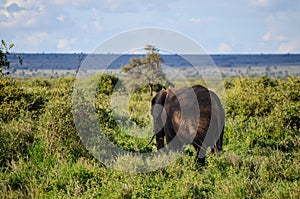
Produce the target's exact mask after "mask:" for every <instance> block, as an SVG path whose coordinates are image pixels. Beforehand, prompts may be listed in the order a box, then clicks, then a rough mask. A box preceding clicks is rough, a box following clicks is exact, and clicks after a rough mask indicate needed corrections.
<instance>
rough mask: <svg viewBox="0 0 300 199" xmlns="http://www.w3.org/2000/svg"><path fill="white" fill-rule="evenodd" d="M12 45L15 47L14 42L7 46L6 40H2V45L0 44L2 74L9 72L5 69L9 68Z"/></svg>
mask: <svg viewBox="0 0 300 199" xmlns="http://www.w3.org/2000/svg"><path fill="white" fill-rule="evenodd" d="M12 47H14V44H10V45H9V46H7V44H6V43H5V41H4V40H1V46H0V76H3V75H7V74H8V72H4V71H5V70H8V69H9V61H8V55H9V50H10V49H11V48H12Z"/></svg>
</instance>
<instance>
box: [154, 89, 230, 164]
mask: <svg viewBox="0 0 300 199" xmlns="http://www.w3.org/2000/svg"><path fill="white" fill-rule="evenodd" d="M151 115H152V117H153V120H154V134H153V137H152V139H151V141H152V140H153V138H154V136H155V137H156V147H157V149H161V148H163V147H164V138H165V137H166V141H167V144H168V148H169V149H171V150H180V149H181V148H182V146H183V145H185V144H192V145H193V146H194V147H195V148H196V150H197V160H198V161H199V163H201V164H204V162H205V153H206V149H207V147H211V148H212V150H213V151H214V150H217V151H221V150H222V139H223V132H224V117H225V115H224V110H223V108H222V105H221V103H220V100H219V98H218V97H217V95H216V94H215V93H214V92H212V91H209V90H208V89H207V88H205V87H203V86H200V85H196V86H192V87H188V88H172V89H169V90H161V91H160V92H158V93H157V94H156V96H155V97H154V98H153V99H152V106H151ZM151 141H150V142H151Z"/></svg>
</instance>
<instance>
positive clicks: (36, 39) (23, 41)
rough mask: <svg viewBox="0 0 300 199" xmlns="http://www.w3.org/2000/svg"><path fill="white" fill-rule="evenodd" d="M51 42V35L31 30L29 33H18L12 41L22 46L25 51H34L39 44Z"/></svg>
mask: <svg viewBox="0 0 300 199" xmlns="http://www.w3.org/2000/svg"><path fill="white" fill-rule="evenodd" d="M51 42H52V38H51V36H50V35H49V34H48V33H46V32H33V33H31V34H19V35H17V36H16V38H14V40H13V42H12V43H14V44H16V45H19V46H22V48H23V49H24V50H26V51H29V52H30V51H35V50H36V49H38V48H39V47H40V46H42V45H45V44H49V43H51Z"/></svg>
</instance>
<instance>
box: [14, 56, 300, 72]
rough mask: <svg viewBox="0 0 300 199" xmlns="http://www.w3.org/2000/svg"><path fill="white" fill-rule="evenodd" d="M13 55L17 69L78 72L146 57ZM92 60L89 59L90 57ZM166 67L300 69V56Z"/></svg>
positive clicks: (184, 61) (176, 59)
mask: <svg viewBox="0 0 300 199" xmlns="http://www.w3.org/2000/svg"><path fill="white" fill-rule="evenodd" d="M19 56H21V58H22V60H23V65H20V64H19V60H18V57H17V56H15V55H10V56H9V61H10V62H11V69H16V70H42V69H45V70H76V69H77V68H78V66H79V65H80V63H81V64H82V63H83V64H84V65H85V66H87V67H88V68H95V69H101V68H102V69H105V68H109V69H119V68H120V67H121V66H122V65H124V64H126V63H128V62H129V60H130V58H132V57H138V56H144V55H135V54H126V55H117V54H97V55H95V54H93V55H87V54H50V53H49V54H46V53H45V54H44V53H43V54H29V53H25V54H19ZM87 57H88V59H85V58H87ZM161 57H162V59H163V60H164V64H165V65H167V66H170V67H190V66H193V65H195V66H210V65H212V64H215V65H217V66H219V67H247V66H300V54H243V55H210V56H206V55H177V54H174V55H164V54H163V55H162V56H161Z"/></svg>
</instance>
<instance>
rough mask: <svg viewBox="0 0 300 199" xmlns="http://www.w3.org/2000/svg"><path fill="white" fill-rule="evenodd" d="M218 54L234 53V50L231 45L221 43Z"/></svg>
mask: <svg viewBox="0 0 300 199" xmlns="http://www.w3.org/2000/svg"><path fill="white" fill-rule="evenodd" d="M217 51H218V53H219V52H221V53H227V52H232V48H231V46H230V45H229V44H227V43H220V45H219V47H218V49H217Z"/></svg>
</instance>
